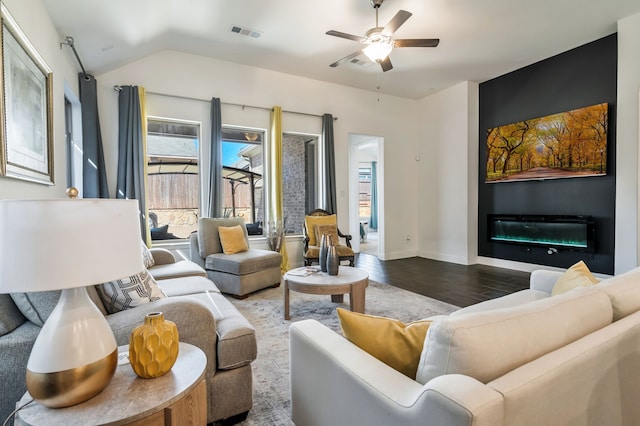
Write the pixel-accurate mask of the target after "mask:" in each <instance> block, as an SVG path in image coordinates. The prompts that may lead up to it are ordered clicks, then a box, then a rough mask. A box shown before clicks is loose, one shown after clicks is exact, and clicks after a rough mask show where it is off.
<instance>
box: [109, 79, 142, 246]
mask: <svg viewBox="0 0 640 426" xmlns="http://www.w3.org/2000/svg"><path fill="white" fill-rule="evenodd" d="M142 123H143V120H142V109H141V105H140V94H139V91H138V86H121V90H120V95H119V97H118V187H117V190H116V198H125V199H129V200H131V199H135V200H138V206H139V208H140V231H141V236H142V240H143V241H145V242H147V227H148V224H147V220H146V217H145V213H144V212H145V211H146V205H145V183H144V182H145V179H144V164H145V161H146V158H145V155H144V146H143V142H144V141H143V131H144V129H143V128H142Z"/></svg>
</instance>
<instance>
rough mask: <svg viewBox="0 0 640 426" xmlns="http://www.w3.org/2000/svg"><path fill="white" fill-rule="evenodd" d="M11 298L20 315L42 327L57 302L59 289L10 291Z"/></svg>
mask: <svg viewBox="0 0 640 426" xmlns="http://www.w3.org/2000/svg"><path fill="white" fill-rule="evenodd" d="M11 298H12V299H13V301H14V302H15V304H16V306H18V309H20V312H22V315H24V316H25V317H26V318H27V319H28V320H29V321H31V322H32V323H34V324H35V325H39V326H40V327H42V326H43V325H44V323H45V321H46V320H47V318H49V315H51V312H53V308H55V307H56V305H57V304H58V300H59V299H60V290H56V291H37V292H33V293H12V294H11Z"/></svg>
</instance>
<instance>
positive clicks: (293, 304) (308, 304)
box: [229, 281, 457, 426]
mask: <svg viewBox="0 0 640 426" xmlns="http://www.w3.org/2000/svg"><path fill="white" fill-rule="evenodd" d="M290 297H291V298H290V313H291V320H290V321H285V320H284V314H283V307H284V302H283V294H282V287H279V288H272V289H267V290H264V291H261V292H259V293H256V294H253V295H251V296H249V297H248V298H247V299H244V300H236V299H233V298H229V300H230V301H231V302H232V303H233V304H234V305H235V306H236V308H238V310H239V311H240V312H241V313H242V314H243V315H244V316H245V317H246V318H247V319H248V320H249V322H250V323H251V324H252V325H253V326H254V327H255V329H256V338H257V341H258V358H257V359H256V360H255V361H254V362H253V364H252V367H253V408H252V409H251V411H250V412H249V416H248V417H247V419H246V420H245V421H244V422H242V423H240V424H241V425H252V426H253V425H260V426H264V425H287V426H289V425H291V424H292V423H291V420H290V413H291V401H290V398H289V325H290V324H291V323H292V322H295V321H300V320H302V319H309V318H311V319H315V320H318V321H320V322H321V323H323V324H325V325H326V326H327V327H329V328H331V329H333V330H335V331H337V332H339V333H341V331H340V325H339V321H338V317H337V314H336V307H343V308H346V309H348V308H349V296H348V295H345V297H344V303H342V304H335V303H332V302H331V298H330V296H322V295H307V294H302V293H297V292H294V291H292V292H290ZM456 309H457V308H456V307H455V306H453V305H450V304H448V303H444V302H440V301H438V300H435V299H431V298H429V297H425V296H421V295H418V294H415V293H411V292H409V291H406V290H402V289H399V288H396V287H392V286H389V285H386V284H379V283H376V282H373V281H370V282H369V287H368V288H367V292H366V305H365V312H366V313H367V314H371V315H378V316H384V317H389V318H396V319H399V320H401V321H403V322H410V321H414V320H417V319H421V318H426V317H430V316H432V315H438V314H448V313H450V312H452V311H454V310H456Z"/></svg>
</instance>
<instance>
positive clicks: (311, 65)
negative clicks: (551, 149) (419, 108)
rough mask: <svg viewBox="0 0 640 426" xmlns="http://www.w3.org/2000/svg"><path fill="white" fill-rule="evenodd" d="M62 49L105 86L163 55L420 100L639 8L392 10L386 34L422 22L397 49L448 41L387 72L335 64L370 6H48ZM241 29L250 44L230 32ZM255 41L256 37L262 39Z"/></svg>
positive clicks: (242, 0)
mask: <svg viewBox="0 0 640 426" xmlns="http://www.w3.org/2000/svg"><path fill="white" fill-rule="evenodd" d="M43 3H44V4H45V7H46V8H47V9H48V11H49V13H50V15H51V17H52V19H53V21H54V24H55V25H56V27H57V29H58V31H59V33H60V35H61V38H62V37H64V36H72V37H73V38H74V39H75V45H76V49H77V50H78V53H79V55H80V58H81V59H82V62H83V63H84V65H85V68H86V69H87V71H88V72H90V73H92V74H94V75H99V74H101V73H104V72H107V71H110V70H112V69H115V68H118V67H120V66H122V65H124V64H126V63H129V62H132V61H135V60H136V59H139V58H141V57H144V56H147V55H149V54H152V53H155V52H159V51H162V50H177V51H181V52H188V53H193V54H198V55H203V56H209V57H212V58H217V59H220V60H224V61H230V62H235V63H239V64H245V65H249V66H255V67H260V68H265V69H269V70H273V71H278V72H282V73H286V74H293V75H298V76H303V77H307V78H311V79H315V80H321V81H326V82H332V83H336V84H341V85H347V86H352V87H357V88H362V89H365V90H374V91H375V90H379V91H380V93H385V94H390V95H396V96H401V97H407V98H413V99H420V98H422V97H424V96H426V95H428V94H430V93H433V92H435V91H438V90H441V89H443V88H446V87H450V86H453V85H455V84H457V83H459V82H461V81H466V80H471V81H479V82H482V81H485V80H488V79H491V78H494V77H497V76H499V75H502V74H505V73H507V72H510V71H513V70H515V69H518V68H521V67H523V66H526V65H529V64H531V63H534V62H537V61H539V60H541V59H544V58H548V57H550V56H553V55H556V54H558V53H561V52H564V51H566V50H569V49H572V48H574V47H578V46H580V45H582V44H585V43H588V42H591V41H593V40H596V39H598V38H601V37H604V36H606V35H609V34H612V33H614V32H615V31H616V22H617V21H618V20H619V19H620V18H623V17H625V16H629V15H633V14H635V13H638V12H640V2H639V1H638V0H608V1H601V0H537V1H524V0H484V1H478V0H385V1H384V3H383V4H382V6H381V7H380V9H379V18H380V25H381V26H383V25H385V24H386V23H387V22H388V21H389V20H390V19H391V18H392V17H393V16H394V15H395V14H396V12H397V11H398V10H400V9H404V10H407V11H409V12H411V13H412V14H413V16H411V17H410V18H409V19H408V20H407V21H406V22H405V23H404V25H402V26H401V27H400V28H399V29H398V30H397V32H396V33H395V34H394V38H440V45H439V46H438V47H436V48H424V47H420V48H413V47H412V48H396V49H394V51H393V52H392V53H391V55H390V57H391V60H392V62H393V66H394V68H393V69H392V70H390V71H388V72H384V73H383V72H382V71H381V70H380V67H379V66H378V65H377V64H375V63H371V62H370V61H368V60H367V59H366V57H365V56H364V55H361V56H360V57H358V58H357V59H360V60H362V62H360V63H359V64H352V63H349V62H346V63H344V64H342V65H340V66H339V67H336V68H330V67H329V64H331V63H333V62H335V61H336V60H338V59H340V58H342V57H344V56H346V55H348V54H350V53H352V52H354V51H356V50H357V49H359V47H360V46H361V45H359V44H358V43H357V42H354V41H352V40H346V39H341V38H337V37H331V36H328V35H326V34H325V33H326V32H327V31H328V30H337V31H341V32H345V33H349V34H353V35H358V36H363V35H364V34H365V33H366V32H367V30H369V29H370V28H372V27H375V11H374V9H373V7H372V6H371V4H370V2H369V0H323V1H315V2H311V1H303V0H272V1H264V0H109V1H104V0H43ZM234 26H236V27H239V28H243V29H246V30H248V31H247V32H249V33H253V36H252V35H248V36H247V35H241V34H239V33H236V32H233V31H232V28H233V27H234ZM256 35H258V37H255V36H256ZM61 41H62V40H61Z"/></svg>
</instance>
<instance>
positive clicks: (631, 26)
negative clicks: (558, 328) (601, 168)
mask: <svg viewBox="0 0 640 426" xmlns="http://www.w3.org/2000/svg"><path fill="white" fill-rule="evenodd" d="M638 52H640V14H636V15H633V16H630V17H627V18H624V19H621V20H620V21H619V22H618V105H617V106H616V114H617V127H616V130H617V136H616V137H617V139H616V144H617V145H616V167H617V170H616V249H615V265H614V271H615V273H621V272H625V271H628V270H630V269H632V268H634V267H635V266H636V265H638V263H639V262H640V259H639V257H638V256H639V253H640V249H639V248H638V244H640V234H639V231H638V210H639V208H640V207H639V205H638V202H639V199H638V164H639V163H640V161H639V157H638V154H639V153H638V142H639V141H638V113H639V111H638V102H639V99H638V89H640V54H639V53H638Z"/></svg>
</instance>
